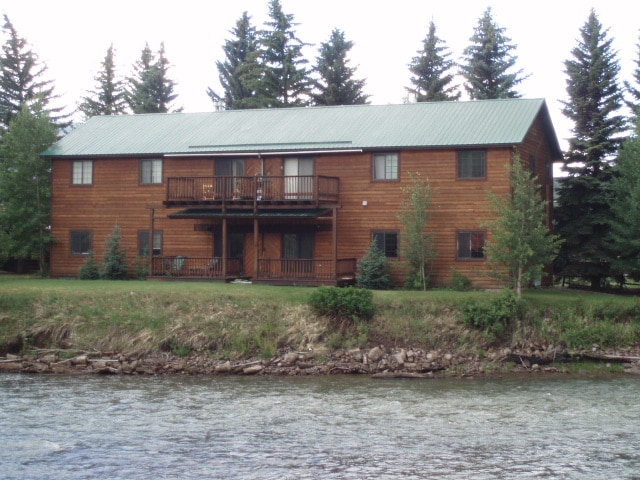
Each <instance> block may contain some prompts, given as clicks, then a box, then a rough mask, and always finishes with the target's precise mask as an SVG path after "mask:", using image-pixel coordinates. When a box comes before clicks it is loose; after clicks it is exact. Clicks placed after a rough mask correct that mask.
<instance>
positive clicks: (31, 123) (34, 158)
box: [0, 104, 56, 273]
mask: <svg viewBox="0 0 640 480" xmlns="http://www.w3.org/2000/svg"><path fill="white" fill-rule="evenodd" d="M39 107H40V105H39V104H35V105H34V108H35V110H33V111H32V110H31V109H30V108H29V106H28V105H27V104H24V105H23V106H22V109H21V110H20V112H19V113H18V115H17V116H16V117H14V118H13V119H12V120H11V123H10V124H9V131H8V132H7V133H5V134H4V136H3V138H2V145H1V147H0V152H1V157H2V161H0V259H7V258H16V259H33V260H37V261H38V262H39V266H40V271H41V272H42V273H45V272H46V271H47V268H46V264H45V261H46V258H47V254H46V253H47V250H48V248H49V246H50V245H51V242H52V237H51V233H50V228H49V226H50V209H51V163H50V161H49V160H47V159H44V158H42V157H41V156H40V153H41V152H43V151H44V150H46V149H47V148H48V147H50V146H51V145H52V144H53V143H54V142H55V141H56V126H55V125H54V124H53V122H52V121H51V119H50V118H49V115H48V113H47V112H45V111H43V110H42V109H40V108H39Z"/></svg>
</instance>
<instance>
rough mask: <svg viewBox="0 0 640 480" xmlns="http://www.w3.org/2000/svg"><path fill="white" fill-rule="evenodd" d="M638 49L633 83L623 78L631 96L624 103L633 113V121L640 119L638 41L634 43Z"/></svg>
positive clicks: (639, 53)
mask: <svg viewBox="0 0 640 480" xmlns="http://www.w3.org/2000/svg"><path fill="white" fill-rule="evenodd" d="M636 47H637V49H638V53H637V55H638V57H637V58H636V62H635V63H636V69H635V70H634V71H633V80H634V82H635V85H634V84H633V83H631V82H629V81H628V80H625V82H624V86H625V88H626V90H627V92H628V93H629V95H630V96H631V99H630V100H626V101H625V103H626V104H627V106H628V107H629V108H630V109H631V113H632V115H633V121H635V122H637V121H638V120H640V42H639V43H638V44H637V45H636Z"/></svg>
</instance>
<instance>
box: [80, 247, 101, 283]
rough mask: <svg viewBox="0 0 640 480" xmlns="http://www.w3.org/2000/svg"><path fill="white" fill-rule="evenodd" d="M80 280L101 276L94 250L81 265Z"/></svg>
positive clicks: (96, 278) (94, 278)
mask: <svg viewBox="0 0 640 480" xmlns="http://www.w3.org/2000/svg"><path fill="white" fill-rule="evenodd" d="M79 277H80V280H98V279H99V278H100V267H99V266H98V262H97V260H96V256H95V255H94V254H93V251H91V252H89V255H87V258H85V260H84V262H83V264H82V265H81V266H80V275H79Z"/></svg>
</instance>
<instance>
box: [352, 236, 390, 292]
mask: <svg viewBox="0 0 640 480" xmlns="http://www.w3.org/2000/svg"><path fill="white" fill-rule="evenodd" d="M356 286H357V287H360V288H369V289H373V290H389V289H391V288H393V280H391V266H390V265H389V260H388V259H387V257H385V255H384V252H382V251H381V250H380V249H379V248H378V246H377V245H376V243H375V242H371V246H370V247H369V250H368V251H367V253H366V255H365V256H364V257H362V258H361V259H360V260H359V261H358V270H357V272H356Z"/></svg>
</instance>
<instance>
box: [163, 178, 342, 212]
mask: <svg viewBox="0 0 640 480" xmlns="http://www.w3.org/2000/svg"><path fill="white" fill-rule="evenodd" d="M339 186H340V181H339V179H338V177H327V176H322V175H303V176H295V177H294V176H259V175H258V176H253V177H219V176H216V177H171V178H169V179H167V193H166V199H165V201H164V203H165V205H167V206H180V205H212V206H222V207H224V206H226V205H233V206H239V205H255V206H258V207H262V206H265V207H273V206H274V205H281V204H282V205H291V204H295V205H303V206H304V205H309V206H318V205H320V204H334V203H337V202H338V199H339V196H340V188H339Z"/></svg>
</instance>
